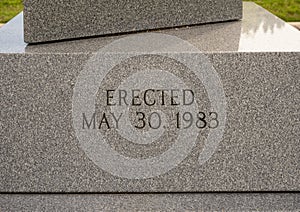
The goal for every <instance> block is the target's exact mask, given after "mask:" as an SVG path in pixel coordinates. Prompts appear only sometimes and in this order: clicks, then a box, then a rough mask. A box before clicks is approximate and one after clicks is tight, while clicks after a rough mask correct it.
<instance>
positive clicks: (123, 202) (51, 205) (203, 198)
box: [0, 193, 300, 212]
mask: <svg viewBox="0 0 300 212" xmlns="http://www.w3.org/2000/svg"><path fill="white" fill-rule="evenodd" d="M299 209H300V195H299V194H297V193H253V194H247V193H233V194H228V193H220V194H217V193H214V194H209V193H206V194H196V193H194V194H189V193H181V194H63V195H59V194H52V195H47V194H43V195H41V194H40V195H38V194H36V195H30V194H27V195H26V194H23V195H8V194H7V195H4V194H1V195H0V210H1V211H2V210H3V211H7V212H8V211H299Z"/></svg>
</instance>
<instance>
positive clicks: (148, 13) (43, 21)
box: [24, 0, 242, 43]
mask: <svg viewBox="0 0 300 212" xmlns="http://www.w3.org/2000/svg"><path fill="white" fill-rule="evenodd" d="M241 18H242V1H241V0H174V1H167V0H147V1H146V0H143V1H142V0H130V1H128V0H122V1H121V0H109V1H107V0H99V1H95V0H78V1H71V0H51V1H48V0H39V1H37V0H24V30H25V31H24V38H25V42H27V43H38V42H46V41H54V40H65V39H73V38H81V37H89V36H96V35H106V34H115V33H124V32H134V31H141V30H149V29H159V28H167V27H175V26H184V25H194V24H200V23H209V22H220V21H228V20H238V19H241Z"/></svg>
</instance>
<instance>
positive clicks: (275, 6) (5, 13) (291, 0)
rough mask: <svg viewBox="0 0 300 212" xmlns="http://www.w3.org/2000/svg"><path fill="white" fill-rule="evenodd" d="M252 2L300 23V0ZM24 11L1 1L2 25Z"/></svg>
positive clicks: (12, 0) (14, 0)
mask: <svg viewBox="0 0 300 212" xmlns="http://www.w3.org/2000/svg"><path fill="white" fill-rule="evenodd" d="M49 1H51V0H49ZM252 1H254V2H256V3H257V4H259V5H261V6H263V7H264V8H266V9H267V10H269V11H271V12H272V13H274V14H275V15H277V16H279V17H280V18H282V19H283V20H285V21H300V0H252ZM22 10H23V6H22V0H0V23H6V22H8V21H9V20H10V19H11V18H13V17H14V16H15V15H17V14H18V13H19V12H21V11H22Z"/></svg>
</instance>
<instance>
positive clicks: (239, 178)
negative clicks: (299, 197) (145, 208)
mask: <svg viewBox="0 0 300 212" xmlns="http://www.w3.org/2000/svg"><path fill="white" fill-rule="evenodd" d="M60 2H63V4H62V5H61V4H60ZM100 2H101V4H102V3H103V5H104V6H105V5H110V6H109V8H112V10H117V8H118V9H120V8H121V6H120V5H115V7H113V6H112V5H111V4H114V3H115V2H114V1H110V2H105V4H104V2H103V1H100ZM122 2H123V3H124V5H123V6H122V8H124V7H125V8H127V10H128V11H138V10H135V9H134V8H135V7H134V4H133V3H127V2H126V4H125V2H124V1H122ZM147 2H149V1H147ZM150 2H151V1H150ZM201 2H202V1H201ZM209 2H211V3H213V5H219V6H220V8H219V10H218V12H216V13H213V11H210V10H209V14H211V15H213V17H214V18H218V17H222V15H220V16H219V15H217V14H220V11H221V12H222V11H223V12H224V11H227V9H228V7H231V6H234V5H238V4H235V3H238V2H236V1H228V3H227V4H225V3H224V2H225V1H218V2H221V3H220V4H219V3H216V2H217V1H216V2H215V1H209ZM226 2H227V1H226ZM30 3H32V5H30ZM54 3H55V4H54ZM72 3H73V4H70V2H69V4H66V1H48V6H47V7H46V1H39V3H37V1H27V2H25V5H26V9H25V10H27V11H26V13H27V14H25V19H26V18H27V20H26V21H25V27H27V29H30V28H31V26H28V24H30V23H29V22H28V20H29V19H30V18H29V17H34V18H33V19H32V20H35V21H36V22H34V21H33V23H31V24H33V25H32V26H34V27H37V28H34V30H33V31H32V32H34V31H36V32H38V34H36V35H38V36H36V37H35V36H34V37H32V39H33V40H31V41H44V40H49V39H52V38H53V39H61V38H67V37H68V36H69V35H71V36H78V35H80V36H86V35H87V34H84V33H86V32H88V31H86V29H88V28H89V27H90V29H91V31H90V32H97V30H98V29H101V30H102V29H103V28H101V27H100V28H97V30H96V31H94V29H96V28H93V27H96V26H97V27H98V26H103V27H111V28H110V29H108V28H106V30H108V31H109V30H111V29H117V30H120V31H123V30H124V28H123V27H124V26H125V25H126V27H129V28H130V27H131V26H132V25H130V24H129V25H128V23H129V22H128V20H129V18H128V19H126V18H125V19H124V22H122V23H126V24H125V25H122V24H120V25H118V26H120V28H118V27H117V26H111V25H106V24H103V25H98V24H99V23H100V20H101V19H97V18H98V17H95V19H93V20H94V21H95V22H93V21H91V20H90V16H91V15H92V14H93V12H92V10H95V11H97V14H99V13H101V11H108V10H107V9H104V8H102V7H93V4H94V2H89V3H90V4H89V5H88V4H86V3H87V1H74V2H72ZM135 3H137V2H135ZM151 3H152V4H153V2H151ZM194 3H196V2H195V1H192V3H191V5H189V4H187V2H186V1H180V2H175V3H174V2H173V3H172V4H171V3H170V5H164V7H162V8H160V7H159V5H160V4H158V5H156V4H154V6H153V5H152V4H151V5H152V6H151V5H150V4H149V5H148V3H146V4H145V5H143V6H141V5H138V7H142V8H144V9H145V10H146V9H147V11H148V13H147V11H143V10H141V12H142V13H141V14H139V15H140V16H139V15H137V14H135V13H129V12H127V13H126V14H127V15H130V19H133V17H136V20H137V21H139V20H143V21H145V20H146V19H141V17H147V15H145V14H148V15H149V14H152V12H154V13H155V14H156V13H157V12H158V11H157V10H158V9H161V10H164V9H165V7H170V8H172V7H175V6H174V4H175V5H176V7H177V8H178V7H180V6H181V7H182V8H183V9H184V10H187V9H188V8H193V9H192V10H191V11H190V12H191V13H190V14H191V16H185V17H186V18H190V20H197V21H199V20H202V19H197V18H196V16H194V15H197V14H194V12H195V11H198V10H196V8H197V7H196V6H195V5H194ZM197 3H198V2H197ZM36 4H37V5H36ZM95 4H96V3H95ZM86 5H88V6H86ZM205 5H207V4H205ZM221 5H222V8H221ZM30 6H32V8H36V7H38V8H40V9H41V10H40V11H39V10H37V13H36V14H31V13H30V8H31V7H30ZM98 6H100V3H99V5H98ZM211 6H212V5H211ZM48 7H49V8H53V14H52V13H49V11H47V10H50V9H48ZM68 7H69V8H73V9H75V10H73V9H72V11H74V14H72V17H73V19H72V20H71V19H70V18H68V16H69V15H70V14H71V12H70V11H69V10H67V9H68ZM153 7H155V8H153ZM76 8H78V10H79V8H81V9H86V11H85V13H82V12H81V13H78V14H77V13H76ZM204 8H205V6H204ZM153 9H154V10H153ZM57 11H60V13H59V15H58V16H56V12H57ZM82 11H84V10H82ZM200 11H201V12H202V11H204V10H203V9H201V10H200ZM171 12H173V11H172V10H171ZM223 12H222V13H223ZM72 13H73V12H72ZM104 14H105V15H104ZM104 14H103V17H109V18H111V19H113V20H115V18H116V17H115V16H114V15H113V14H115V13H113V14H112V15H111V16H108V15H109V14H108V13H104ZM124 14H125V13H124ZM124 14H122V13H121V14H120V15H121V16H122V15H124ZM158 14H160V13H158ZM225 14H227V13H225ZM230 14H231V13H228V14H227V15H228V16H226V17H229V16H230ZM244 14H245V18H244V20H243V21H237V22H228V23H217V24H212V25H199V26H191V27H189V28H180V29H165V30H160V31H156V32H155V33H145V32H144V33H139V34H131V35H116V36H106V37H98V38H90V39H84V40H74V41H68V42H57V43H49V44H37V45H27V44H26V43H24V42H23V36H22V33H23V29H22V27H23V26H22V15H20V16H18V17H17V18H15V19H14V20H12V21H11V22H10V23H8V24H7V25H6V26H4V27H3V28H2V29H1V30H0V52H1V53H0V73H1V78H0V85H1V90H0V92H1V95H0V96H1V101H0V107H1V142H0V153H1V154H0V170H1V172H0V192H26V193H28V192H29V193H30V192H38V193H39V192H80V193H81V192H203V191H210V192H211V191H298V190H299V189H300V185H299V178H300V175H299V166H298V161H299V137H300V136H299V132H300V129H299V124H298V122H297V121H298V120H297V118H296V115H297V114H298V112H299V110H300V108H299V106H300V102H299V98H297V97H298V96H299V74H300V73H299V57H300V53H299V51H300V49H299V47H300V45H299V44H300V36H299V32H298V31H297V30H296V29H294V28H292V27H291V26H289V25H287V24H285V23H284V22H283V21H281V20H280V19H278V18H276V17H275V16H273V15H271V14H270V13H268V12H266V11H265V10H264V9H262V8H261V7H258V6H256V5H255V4H253V3H245V7H244ZM177 15H178V17H179V18H180V17H182V18H183V16H181V14H180V13H179V14H176V13H174V17H177ZM198 15H199V14H198ZM223 15H224V14H223ZM26 16H27V17H26ZM62 16H63V18H64V19H62ZM121 16H120V17H121ZM79 17H82V18H83V21H87V22H90V23H91V24H90V25H88V26H79V25H76V24H77V22H78V20H77V18H79ZM120 17H118V18H120ZM148 17H152V16H148ZM171 17H172V16H171ZM201 17H202V16H201ZM203 17H204V16H203ZM223 17H224V16H223ZM230 17H231V16H230ZM48 18H49V19H48ZM52 18H54V19H53V20H52ZM55 19H56V20H55ZM107 20H110V19H107ZM120 20H121V19H120ZM149 20H152V19H149ZM153 20H158V21H157V22H154V21H153V22H151V21H150V23H151V24H154V23H155V24H156V23H157V24H162V23H164V21H175V20H176V21H177V20H180V22H176V23H175V24H176V25H177V24H181V23H182V22H181V21H183V20H184V19H167V20H163V18H162V16H161V17H160V16H158V17H155V18H154V19H153ZM209 20H213V19H211V17H210V19H209ZM39 22H41V23H44V24H43V26H44V28H43V27H38V26H40V25H39V24H40V23H39ZM48 22H49V25H47V24H46V23H48ZM87 22H86V23H87ZM103 23H107V21H106V22H103ZM110 23H112V24H113V23H116V22H113V21H112V22H110ZM26 24H27V26H26ZM56 24H57V26H59V27H61V28H57V27H56ZM68 24H70V25H68ZM74 24H75V25H74ZM144 24H145V23H144V22H141V24H140V25H139V24H137V23H135V24H134V25H135V26H140V27H141V28H143V27H144V26H146V25H144ZM54 26H55V27H54ZM156 26H163V25H153V27H156ZM48 27H49V28H48ZM81 27H86V28H83V29H81ZM266 27H267V28H268V30H266ZM129 28H128V29H129ZM31 29H33V28H31ZM38 29H39V30H38ZM52 30H53V31H52ZM64 30H65V31H64ZM69 30H70V31H69ZM73 30H74V31H73ZM76 31H77V32H83V34H77V32H76ZM108 31H105V33H107V32H108ZM68 33H70V34H68ZM60 35H61V36H65V37H59V36H60ZM89 35H91V34H89ZM212 35H214V36H212ZM26 36H28V34H27V35H26ZM228 37H230V39H228ZM27 39H29V37H27ZM224 41H227V42H224ZM281 41H284V42H285V45H284V46H282V42H281Z"/></svg>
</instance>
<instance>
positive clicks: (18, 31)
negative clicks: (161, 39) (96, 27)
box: [0, 2, 300, 53]
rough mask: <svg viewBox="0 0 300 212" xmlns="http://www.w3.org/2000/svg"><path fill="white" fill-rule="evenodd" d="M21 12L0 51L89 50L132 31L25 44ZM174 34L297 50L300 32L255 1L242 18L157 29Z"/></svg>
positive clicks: (213, 48) (211, 45) (226, 48)
mask: <svg viewBox="0 0 300 212" xmlns="http://www.w3.org/2000/svg"><path fill="white" fill-rule="evenodd" d="M22 23H23V15H22V14H20V15H18V16H17V17H16V18H14V19H13V20H12V21H11V22H9V23H8V24H6V25H5V26H3V27H2V28H1V29H0V53H92V52H97V51H98V50H99V49H101V48H102V47H104V46H105V45H107V44H109V43H111V42H113V41H115V40H118V39H120V38H123V37H126V36H128V35H129V36H130V35H132V34H123V35H119V36H103V37H97V38H89V39H81V40H72V41H64V42H56V43H46V44H36V45H27V44H26V43H24V41H23V40H24V39H23V24H22ZM153 32H156V33H164V34H169V35H173V36H177V37H179V38H181V39H183V40H186V41H188V42H189V43H191V44H193V45H194V46H196V47H197V48H198V49H199V50H201V51H203V52H299V51H300V32H299V31H298V30H297V29H295V28H294V27H292V26H290V25H289V24H287V23H285V22H284V21H282V20H281V19H279V18H277V17H276V16H274V15H273V14H271V13H269V12H268V11H266V10H265V9H263V8H261V7H259V6H257V5H256V4H254V3H250V2H245V3H244V18H243V20H242V21H233V22H226V23H216V24H206V25H197V26H192V27H181V28H173V29H166V30H156V31H153Z"/></svg>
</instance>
